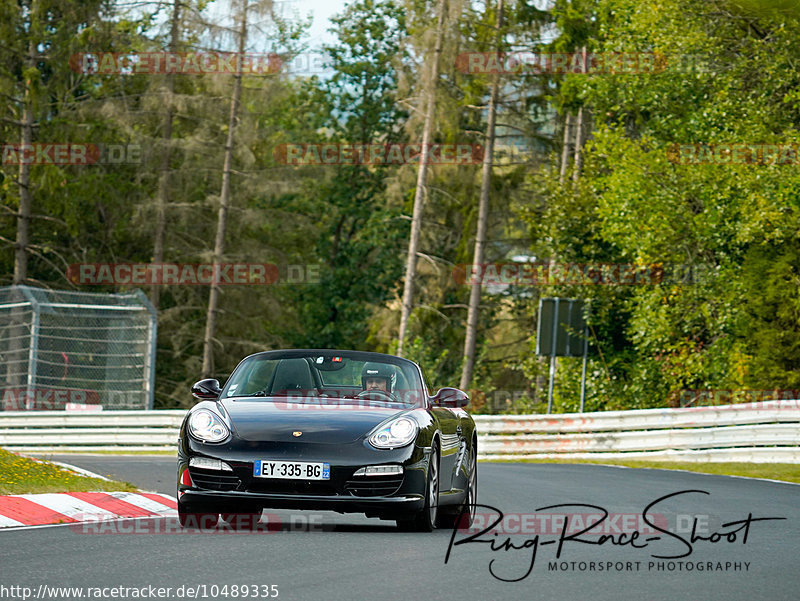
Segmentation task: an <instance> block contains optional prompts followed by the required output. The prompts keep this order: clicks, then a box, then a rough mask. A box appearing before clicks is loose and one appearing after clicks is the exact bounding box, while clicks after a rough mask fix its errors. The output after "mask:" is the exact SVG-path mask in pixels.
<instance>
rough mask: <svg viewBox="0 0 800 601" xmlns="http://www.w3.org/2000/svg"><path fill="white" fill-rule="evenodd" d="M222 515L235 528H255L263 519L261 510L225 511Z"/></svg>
mask: <svg viewBox="0 0 800 601" xmlns="http://www.w3.org/2000/svg"><path fill="white" fill-rule="evenodd" d="M221 517H222V520H223V521H224V522H226V523H227V524H228V525H229V526H230V527H231V528H233V529H234V530H255V529H256V527H257V525H258V522H259V520H260V519H261V512H260V511H259V512H258V513H223V514H222V516H221Z"/></svg>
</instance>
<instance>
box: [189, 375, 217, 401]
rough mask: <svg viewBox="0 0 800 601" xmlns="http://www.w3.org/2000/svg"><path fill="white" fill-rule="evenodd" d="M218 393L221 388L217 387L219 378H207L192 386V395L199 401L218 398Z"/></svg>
mask: <svg viewBox="0 0 800 601" xmlns="http://www.w3.org/2000/svg"><path fill="white" fill-rule="evenodd" d="M220 393H222V388H220V387H219V380H213V379H211V378H208V379H206V380H200V381H199V382H196V383H195V384H194V386H192V396H193V397H194V398H196V399H200V400H201V401H214V400H216V399H218V398H219V395H220Z"/></svg>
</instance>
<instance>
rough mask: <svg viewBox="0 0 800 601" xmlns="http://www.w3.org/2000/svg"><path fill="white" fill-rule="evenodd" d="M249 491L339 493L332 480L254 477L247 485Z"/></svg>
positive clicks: (277, 493)
mask: <svg viewBox="0 0 800 601" xmlns="http://www.w3.org/2000/svg"><path fill="white" fill-rule="evenodd" d="M247 491H248V492H260V493H272V494H276V495H320V496H331V495H335V494H337V492H336V489H335V487H334V486H333V484H331V482H330V480H277V479H270V478H253V479H252V480H250V483H249V484H248V485H247Z"/></svg>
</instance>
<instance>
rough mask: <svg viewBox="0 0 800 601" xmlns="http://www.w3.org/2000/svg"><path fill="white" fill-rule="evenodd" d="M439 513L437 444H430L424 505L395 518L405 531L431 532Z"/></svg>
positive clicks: (398, 525)
mask: <svg viewBox="0 0 800 601" xmlns="http://www.w3.org/2000/svg"><path fill="white" fill-rule="evenodd" d="M438 513H439V446H438V445H437V444H436V443H435V442H434V443H433V445H431V456H430V460H429V462H428V478H427V483H426V486H425V506H424V507H423V508H422V509H421V510H420V511H419V512H417V513H416V514H415V515H413V516H410V517H409V518H407V519H399V520H397V527H398V528H400V530H403V531H407V532H431V531H432V530H433V529H434V528H436V519H437V517H438Z"/></svg>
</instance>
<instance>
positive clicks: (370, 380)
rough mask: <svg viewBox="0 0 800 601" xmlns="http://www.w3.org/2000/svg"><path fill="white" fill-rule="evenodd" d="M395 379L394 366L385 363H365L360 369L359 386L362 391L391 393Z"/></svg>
mask: <svg viewBox="0 0 800 601" xmlns="http://www.w3.org/2000/svg"><path fill="white" fill-rule="evenodd" d="M396 381H397V373H396V372H395V370H394V367H393V366H391V365H386V364H385V363H365V364H364V367H363V368H362V369H361V388H363V390H364V392H370V391H373V390H377V391H381V392H386V393H388V394H392V392H394V385H395V382H396Z"/></svg>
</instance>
